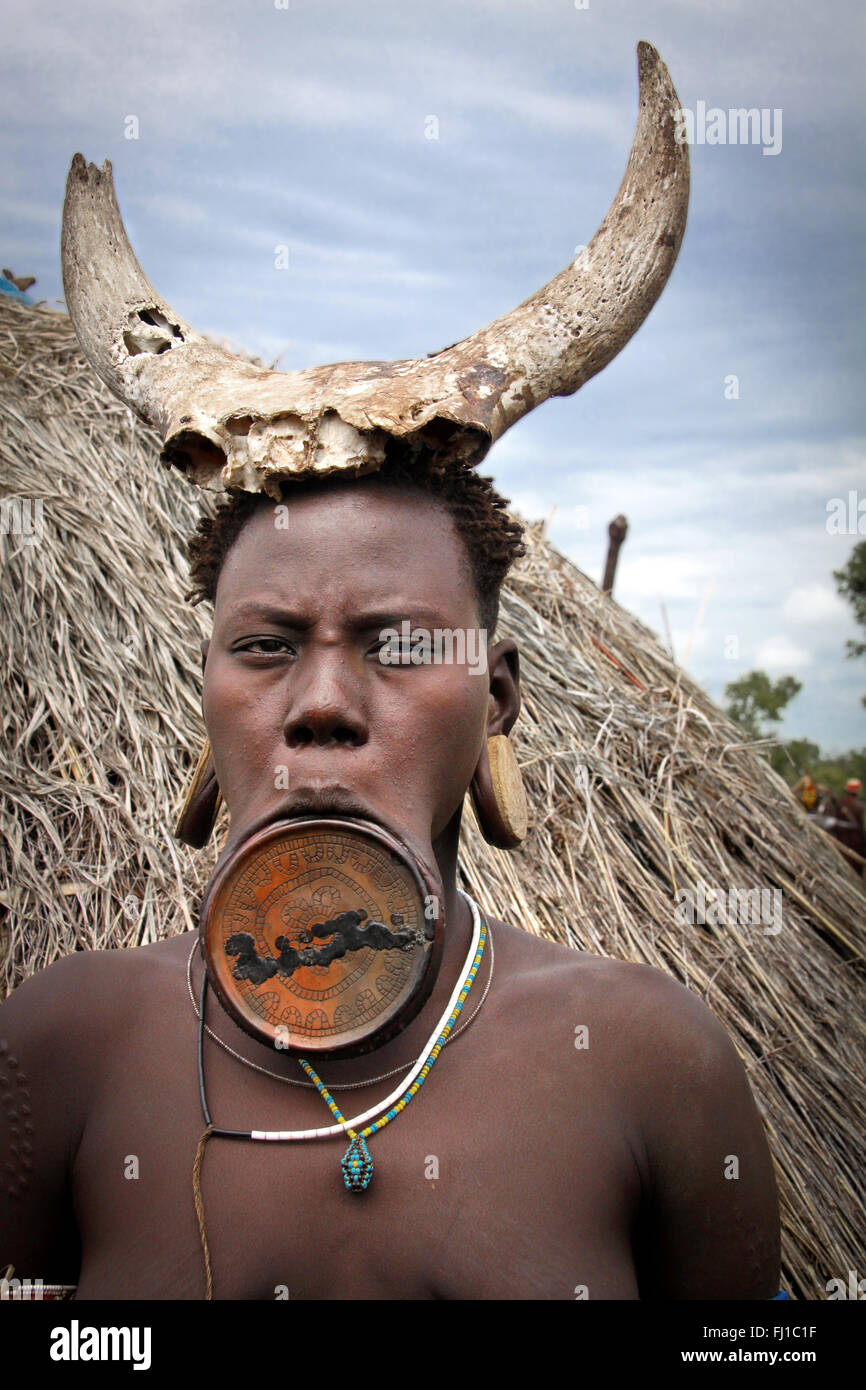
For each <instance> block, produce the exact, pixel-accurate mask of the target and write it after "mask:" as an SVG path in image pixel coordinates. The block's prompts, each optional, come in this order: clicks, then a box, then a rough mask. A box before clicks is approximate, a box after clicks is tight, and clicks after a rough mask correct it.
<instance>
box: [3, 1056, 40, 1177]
mask: <svg viewBox="0 0 866 1390" xmlns="http://www.w3.org/2000/svg"><path fill="white" fill-rule="evenodd" d="M13 1075H14V1077H15V1081H16V1083H17V1084H16V1086H14V1087H13V1085H12V1077H13ZM0 1105H2V1107H3V1110H4V1112H5V1115H6V1121H7V1126H8V1130H9V1157H8V1160H7V1162H6V1164H5V1165H4V1173H5V1179H6V1190H7V1192H8V1194H9V1196H10V1197H11V1198H13V1199H17V1198H18V1196H19V1195H20V1194H21V1193H22V1192H23V1191H24V1190H25V1188H26V1187H27V1186H28V1184H29V1181H30V1176H29V1175H30V1174H31V1173H32V1172H33V1139H32V1137H31V1136H32V1134H33V1121H32V1120H31V1118H30V1116H31V1115H32V1113H33V1112H32V1110H31V1107H30V1089H29V1087H28V1085H27V1076H26V1073H25V1071H24V1068H23V1067H22V1066H21V1063H20V1062H19V1060H18V1058H17V1057H16V1056H15V1055H14V1054H13V1053H11V1052H10V1051H9V1044H8V1042H6V1040H5V1039H0ZM22 1130H23V1131H24V1133H23V1135H22V1133H21V1131H22Z"/></svg>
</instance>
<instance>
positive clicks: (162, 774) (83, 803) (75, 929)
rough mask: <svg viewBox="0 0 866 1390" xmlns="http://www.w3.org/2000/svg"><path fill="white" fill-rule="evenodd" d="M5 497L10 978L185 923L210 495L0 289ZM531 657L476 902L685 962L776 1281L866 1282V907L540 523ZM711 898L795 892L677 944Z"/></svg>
mask: <svg viewBox="0 0 866 1390" xmlns="http://www.w3.org/2000/svg"><path fill="white" fill-rule="evenodd" d="M0 398H2V418H0V454H2V479H0V493H2V497H3V498H4V499H9V498H10V497H11V498H14V497H19V498H31V499H33V498H43V499H45V500H44V534H43V537H42V539H41V542H40V543H39V544H33V545H31V544H28V543H27V538H26V537H24V536H20V535H14V534H5V535H2V536H0V547H2V586H0V603H2V632H3V663H4V668H5V669H4V672H3V678H4V679H3V684H4V696H5V699H4V712H3V745H2V755H0V783H2V793H3V800H2V816H3V849H2V853H3V874H2V886H0V921H2V927H0V955H2V961H3V967H4V971H5V982H6V987H7V988H8V987H10V986H12V985H14V984H15V983H17V982H18V981H19V980H20V979H21V978H22V977H23V976H25V975H28V974H30V973H32V972H33V971H35V970H38V969H40V968H41V967H42V966H44V965H46V964H47V963H48V962H50V961H52V960H54V959H55V958H56V957H57V956H59V955H62V954H63V953H64V952H68V951H72V950H76V949H88V948H93V947H107V946H112V947H118V946H134V945H138V944H140V943H143V942H150V941H154V940H156V939H157V938H159V937H162V936H165V935H168V934H171V933H172V932H176V931H178V930H183V929H185V928H189V927H190V926H192V925H194V922H195V915H196V906H197V902H198V899H199V896H200V892H201V889H202V887H203V885H204V883H205V881H206V879H207V876H208V873H209V871H210V867H211V864H212V862H213V851H212V850H209V851H207V852H204V853H194V852H192V851H190V850H187V849H186V848H185V847H183V846H182V845H179V844H178V843H177V842H176V841H174V840H173V838H172V835H171V829H170V827H171V825H172V823H173V814H174V812H175V811H176V809H177V806H178V804H179V801H180V799H181V795H182V791H183V788H184V785H185V782H186V779H187V778H188V776H189V773H190V771H191V769H192V767H193V764H194V761H195V757H196V755H197V752H198V749H199V746H200V740H201V738H202V734H203V729H202V724H201V716H200V711H199V675H200V658H199V646H198V643H199V639H200V638H201V637H202V636H204V635H205V634H206V627H207V615H206V613H205V612H204V611H202V610H196V609H191V608H190V607H189V606H188V605H187V604H185V603H184V601H183V592H184V588H185V581H186V563H185V556H184V545H185V540H186V537H187V535H188V533H189V532H190V531H191V530H192V528H193V526H194V524H195V520H196V517H197V515H198V508H199V500H198V496H197V495H196V494H194V493H193V491H192V490H191V489H189V488H188V487H187V486H186V485H185V484H184V483H183V481H182V480H181V479H179V478H178V477H177V476H175V475H174V474H170V473H168V472H166V471H164V470H162V469H160V468H158V467H157V466H156V463H155V459H156V454H157V441H156V437H155V435H153V434H152V433H151V432H150V431H148V430H144V429H142V428H141V427H140V426H136V425H135V424H134V422H133V418H132V416H131V415H130V413H129V412H128V411H127V410H126V409H125V407H123V406H121V405H120V404H118V403H117V402H116V401H115V400H114V398H113V397H112V396H110V395H109V394H108V392H107V391H106V390H105V389H104V388H103V387H102V385H101V384H100V383H99V381H98V380H97V379H96V377H95V376H94V374H93V373H92V371H91V370H90V369H89V368H88V367H87V366H86V365H85V363H84V361H83V360H82V358H81V356H80V354H79V351H78V349H77V345H76V342H75V338H74V336H73V333H72V330H71V328H70V325H69V321H68V319H67V318H66V317H65V315H62V314H59V313H56V312H52V311H51V310H48V309H45V308H27V307H25V306H21V305H18V304H15V303H13V302H11V301H8V300H3V299H2V297H0ZM506 633H507V634H510V635H512V636H514V637H515V638H516V639H517V640H518V641H519V644H520V649H521V654H522V662H523V696H524V705H523V713H522V715H521V719H520V722H519V724H518V728H517V731H516V748H517V753H518V758H519V760H520V763H521V765H522V768H523V773H524V779H525V781H526V784H527V790H528V792H529V796H530V803H531V807H532V814H533V825H532V828H531V833H530V838H529V840H528V842H527V844H526V847H525V848H524V849H523V850H521V851H520V852H519V853H517V854H515V855H509V854H506V853H502V852H500V851H496V850H493V849H490V848H489V847H488V846H487V845H485V844H484V843H483V842H482V841H481V839H480V837H479V836H478V834H477V831H476V829H475V826H474V824H473V822H472V818H471V815H470V816H467V817H466V818H465V829H464V835H463V842H462V873H463V879H464V883H465V886H466V887H467V888H468V889H469V890H470V891H471V892H472V893H473V894H475V895H476V896H478V897H479V898H480V899H481V901H482V902H483V903H484V904H485V905H486V906H487V908H488V909H489V910H490V911H491V912H492V913H493V914H494V915H499V916H502V917H504V918H506V919H508V920H510V921H511V922H514V923H519V924H520V925H522V926H524V927H525V928H526V929H527V930H528V931H531V932H534V933H536V934H538V935H540V936H548V937H550V938H552V939H554V940H557V941H560V942H564V943H566V944H568V945H572V946H575V947H580V948H582V949H584V950H587V951H592V952H599V953H602V954H604V955H609V956H616V957H620V958H622V959H626V960H633V961H641V962H645V963H647V964H649V965H653V966H657V967H659V968H660V969H662V970H665V971H668V972H669V973H670V974H672V975H674V976H675V977H676V978H677V979H679V980H681V981H682V982H683V983H684V984H686V985H687V986H688V987H689V988H690V989H692V990H694V991H695V992H696V993H697V994H699V995H700V996H701V997H702V998H703V999H705V1000H706V1001H707V1003H708V1004H709V1006H710V1008H711V1009H712V1010H713V1011H714V1013H715V1014H716V1015H717V1016H718V1017H719V1018H720V1019H721V1021H722V1022H723V1023H724V1024H725V1026H726V1027H727V1029H728V1031H729V1033H730V1034H731V1035H732V1037H733V1039H734V1041H735V1043H736V1046H737V1048H738V1050H739V1053H740V1055H741V1057H742V1059H743V1062H744V1063H745V1066H746V1068H747V1071H748V1075H749V1079H750V1081H751V1084H752V1087H753V1090H754V1093H755V1095H756V1098H757V1101H758V1104H759V1107H760V1109H761V1112H762V1114H763V1117H764V1120H765V1123H766V1126H767V1130H768V1133H769V1137H770V1143H771V1146H772V1149H773V1154H774V1157H775V1160H776V1165H777V1172H778V1178H779V1188H780V1195H781V1202H782V1217H783V1278H784V1283H785V1286H786V1287H787V1288H788V1289H789V1290H790V1291H791V1292H792V1293H794V1294H796V1295H798V1296H801V1297H808V1298H820V1297H824V1296H826V1294H825V1289H826V1283H827V1280H828V1279H830V1278H839V1277H841V1278H843V1279H844V1280H846V1281H847V1272H848V1271H849V1270H851V1269H854V1270H857V1271H858V1275H859V1276H862V1275H863V1274H866V1270H864V1269H863V1268H862V1264H863V1240H862V1238H863V1226H864V1219H863V1210H864V1173H863V1135H864V1130H866V1086H864V1080H866V1056H864V1046H863V1043H864V1021H863V1018H864V1010H863V998H864V989H863V969H862V967H863V959H864V942H866V898H864V894H863V888H862V884H860V883H859V882H858V880H857V879H856V877H855V875H854V873H853V872H852V871H851V870H850V869H849V868H848V867H847V865H846V864H845V862H844V861H843V859H842V858H841V856H840V855H839V854H838V852H837V851H836V850H835V849H834V847H833V845H832V844H831V843H830V842H829V841H828V840H827V839H826V838H825V837H824V836H822V834H821V833H820V832H819V831H817V830H815V829H814V828H813V827H812V826H811V825H810V824H809V822H808V821H807V820H806V818H805V816H804V815H803V814H802V812H801V811H800V810H799V808H798V807H797V806H796V804H795V803H794V802H793V801H792V799H791V797H790V795H789V793H788V792H787V790H786V788H785V786H784V784H783V783H782V782H781V780H780V779H779V778H778V777H777V776H776V775H775V774H774V773H773V772H772V771H771V769H770V768H769V767H768V765H767V763H766V762H765V761H763V760H762V758H761V757H760V756H759V754H758V753H757V752H756V751H755V749H754V748H753V747H750V746H747V745H746V744H745V743H744V742H743V737H742V735H741V734H740V733H739V731H738V730H737V729H736V727H735V726H734V725H732V724H731V723H730V721H729V720H728V719H726V718H725V717H724V716H723V715H722V714H721V713H720V711H719V710H718V709H717V708H716V707H715V706H714V705H713V703H712V702H711V701H710V700H709V699H708V698H707V696H706V695H705V694H704V693H703V692H702V691H701V690H700V689H699V688H698V687H697V686H696V685H695V684H694V683H693V682H691V681H690V680H689V679H688V678H687V677H686V676H685V675H684V674H683V672H682V671H680V670H679V669H678V668H677V667H676V666H675V665H674V663H673V662H672V660H671V659H670V657H669V656H668V655H667V654H666V653H665V651H664V650H663V648H662V647H661V645H660V644H659V642H658V641H657V640H656V638H655V636H654V635H653V634H652V633H651V632H650V631H649V630H648V629H646V628H645V627H643V626H642V625H641V624H640V623H638V622H637V621H636V620H635V619H634V618H632V617H631V616H630V615H629V614H628V613H626V612H624V611H623V610H622V609H621V608H619V607H618V605H617V604H616V603H614V602H612V601H611V600H609V599H607V598H605V597H604V596H603V595H602V594H600V593H599V591H598V589H597V588H596V586H595V585H594V584H593V583H592V582H591V581H590V580H589V579H587V578H586V576H585V575H583V574H582V573H581V572H580V571H579V570H578V569H576V568H575V567H574V566H573V565H571V564H569V563H568V562H567V561H566V560H564V559H563V558H562V557H561V556H560V555H558V554H557V553H556V551H555V550H553V549H552V547H551V546H550V545H549V544H547V543H546V542H545V540H544V539H543V536H542V535H541V532H540V530H539V529H538V528H536V529H532V530H531V531H530V534H529V540H528V555H527V557H526V559H525V560H524V561H523V562H522V563H521V564H520V566H519V568H518V570H517V572H516V573H515V574H514V575H513V576H512V578H511V580H510V583H509V585H508V589H507V592H506V594H505V596H504V600H503V619H502V634H501V635H505V634H506ZM701 882H703V883H704V884H707V885H712V886H714V887H716V888H719V889H722V890H724V891H727V890H729V889H731V888H732V887H737V888H742V889H750V888H758V889H761V888H763V889H774V888H777V889H780V890H781V892H782V903H783V918H782V929H781V930H780V931H779V932H778V933H776V934H770V933H767V932H765V931H763V930H762V929H761V927H760V926H755V925H739V924H737V923H734V924H728V925H723V926H709V925H704V926H702V925H694V926H688V925H679V924H678V923H677V920H676V917H675V893H676V890H678V889H681V888H689V887H690V888H693V889H694V888H696V886H697V885H698V884H699V883H701Z"/></svg>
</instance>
